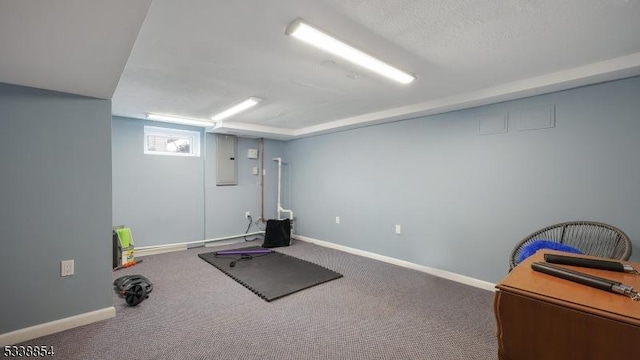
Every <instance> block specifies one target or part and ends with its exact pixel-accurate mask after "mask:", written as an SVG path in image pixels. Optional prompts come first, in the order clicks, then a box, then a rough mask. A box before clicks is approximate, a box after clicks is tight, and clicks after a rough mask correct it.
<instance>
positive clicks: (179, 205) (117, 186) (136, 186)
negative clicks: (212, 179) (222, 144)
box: [112, 117, 204, 246]
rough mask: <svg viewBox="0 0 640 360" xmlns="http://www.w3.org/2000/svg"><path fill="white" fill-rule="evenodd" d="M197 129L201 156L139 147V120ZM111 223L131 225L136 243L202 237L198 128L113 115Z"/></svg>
mask: <svg viewBox="0 0 640 360" xmlns="http://www.w3.org/2000/svg"><path fill="white" fill-rule="evenodd" d="M145 125H148V126H155V127H165V128H171V129H179V130H191V131H198V132H200V134H201V140H200V146H201V151H200V154H201V156H200V157H191V156H163V155H148V154H145V153H144V126H145ZM112 131H113V140H112V144H113V224H114V225H124V226H127V227H129V228H131V232H132V234H133V238H134V242H135V245H136V246H147V245H159V244H173V243H179V242H186V241H194V240H202V236H203V228H204V196H203V179H204V171H203V164H204V160H203V159H204V157H203V156H202V154H204V150H203V149H204V141H202V135H203V131H202V128H196V127H190V126H180V125H169V124H164V123H159V122H152V121H144V120H134V119H128V118H120V117H114V118H113V123H112Z"/></svg>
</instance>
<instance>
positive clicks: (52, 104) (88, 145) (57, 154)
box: [0, 84, 113, 334]
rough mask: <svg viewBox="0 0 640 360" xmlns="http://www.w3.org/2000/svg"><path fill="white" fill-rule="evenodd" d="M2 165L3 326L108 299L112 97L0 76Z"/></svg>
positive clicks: (105, 303) (2, 329) (99, 305)
mask: <svg viewBox="0 0 640 360" xmlns="http://www.w3.org/2000/svg"><path fill="white" fill-rule="evenodd" d="M0 169H1V170H0V174H1V176H0V178H1V180H2V181H1V185H0V199H2V201H0V228H1V229H2V236H1V238H2V242H1V244H2V249H1V250H0V283H1V284H2V295H1V296H2V301H1V302H2V306H0V334H1V333H6V332H10V331H13V330H17V329H21V328H25V327H29V326H33V325H37V324H41V323H46V322H50V321H54V320H58V319H61V318H65V317H69V316H73V315H77V314H81V313H85V312H89V311H94V310H98V309H104V308H107V307H111V306H113V302H112V290H111V282H112V281H113V280H112V277H111V256H110V254H111V103H110V101H107V100H98V99H91V98H85V97H79V96H73V95H68V94H63V93H56V92H50V91H45V90H37V89H32V88H26V87H19V86H13V85H7V84H0ZM68 259H74V260H75V275H73V276H69V277H64V278H63V277H60V261H61V260H68Z"/></svg>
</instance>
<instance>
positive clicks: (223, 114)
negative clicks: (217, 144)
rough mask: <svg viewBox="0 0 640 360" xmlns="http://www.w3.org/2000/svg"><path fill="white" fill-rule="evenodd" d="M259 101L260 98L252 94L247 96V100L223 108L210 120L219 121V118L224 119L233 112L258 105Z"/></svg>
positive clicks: (236, 112)
mask: <svg viewBox="0 0 640 360" xmlns="http://www.w3.org/2000/svg"><path fill="white" fill-rule="evenodd" d="M261 101H262V99H260V98H259V97H255V96H252V97H250V98H248V99H247V100H245V101H243V102H241V103H240V104H238V105H234V106H232V107H230V108H228V109H227V110H225V111H223V112H221V113H219V114H217V115H214V116H212V117H211V120H213V121H220V120H223V119H226V118H228V117H230V116H233V115H235V114H238V113H240V112H243V111H245V110H247V109H248V108H250V107H254V106H256V105H258V104H259V103H260V102H261Z"/></svg>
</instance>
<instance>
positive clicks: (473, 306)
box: [25, 241, 497, 360]
mask: <svg viewBox="0 0 640 360" xmlns="http://www.w3.org/2000/svg"><path fill="white" fill-rule="evenodd" d="M246 245H247V246H252V245H256V244H255V243H247V244H246ZM241 246H243V245H240V246H239V245H238V244H235V245H228V246H221V247H217V248H195V249H189V250H186V251H180V252H174V253H167V254H159V255H152V256H147V257H145V258H144V262H143V263H141V264H138V265H136V266H134V267H131V268H128V269H124V270H121V271H117V272H114V279H115V278H116V277H119V276H122V275H127V274H142V275H144V276H146V277H148V278H149V279H150V280H151V281H152V282H153V284H154V288H153V292H152V293H151V295H150V298H149V299H147V300H145V301H144V302H142V303H141V304H140V305H139V306H138V307H128V306H127V305H126V304H125V302H124V300H123V299H120V298H118V297H117V296H116V295H115V294H114V298H113V301H114V306H115V307H116V317H115V318H113V319H109V320H105V321H101V322H98V323H94V324H90V325H86V326H83V327H79V328H75V329H71V330H67V331H64V332H60V333H57V334H53V335H49V336H45V337H41V338H39V339H35V340H31V341H28V342H26V343H25V344H31V345H36V344H46V345H52V346H54V349H55V351H56V356H55V358H56V359H69V360H72V359H79V360H80V359H82V360H85V359H97V360H102V359H104V360H118V359H131V360H133V359H140V360H143V359H244V360H252V359H261V360H267V359H296V360H298V359H332V360H333V359H345V360H346V359H403V360H404V359H433V360H448V359H451V360H460V359H465V360H466V359H477V360H487V359H496V358H497V342H496V325H495V318H494V315H493V295H494V294H493V293H492V292H489V291H486V290H482V289H477V288H474V287H470V286H466V285H462V284H459V283H455V282H452V281H449V280H445V279H441V278H438V277H434V276H431V275H428V274H424V273H421V272H418V271H415V270H410V269H406V268H402V267H398V266H395V265H391V264H387V263H384V262H380V261H376V260H372V259H368V258H364V257H360V256H355V255H352V254H348V253H344V252H341V251H337V250H333V249H328V248H324V247H320V246H316V245H313V244H309V243H305V242H301V241H294V243H293V244H292V246H290V247H287V248H278V249H277V251H280V252H283V253H286V254H288V255H292V256H295V257H298V258H301V259H304V260H308V261H311V262H314V263H316V264H318V265H321V266H325V267H327V268H329V269H332V270H335V271H337V272H339V273H341V274H343V275H344V277H343V278H340V279H337V280H333V281H330V282H327V283H324V284H321V285H318V286H315V287H312V288H309V289H306V290H303V291H300V292H297V293H295V294H292V295H289V296H286V297H284V298H281V299H278V300H275V301H273V302H271V303H269V302H265V301H264V300H262V299H261V298H259V297H258V296H256V295H255V294H253V293H252V292H251V291H249V290H247V289H246V288H245V287H243V286H242V285H240V284H238V283H236V282H235V281H234V280H233V279H231V278H229V277H228V276H226V275H224V274H223V273H222V272H221V271H219V270H218V269H216V268H215V267H213V266H212V265H210V264H208V263H207V262H205V261H203V260H201V259H200V258H198V256H197V254H199V253H203V252H211V251H216V250H224V249H229V248H236V247H241Z"/></svg>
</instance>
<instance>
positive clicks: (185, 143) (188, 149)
mask: <svg viewBox="0 0 640 360" xmlns="http://www.w3.org/2000/svg"><path fill="white" fill-rule="evenodd" d="M144 153H145V154H152V155H176V156H200V133H199V132H197V131H188V130H176V129H167V128H159V127H154V126H145V127H144Z"/></svg>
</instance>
